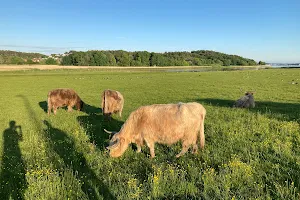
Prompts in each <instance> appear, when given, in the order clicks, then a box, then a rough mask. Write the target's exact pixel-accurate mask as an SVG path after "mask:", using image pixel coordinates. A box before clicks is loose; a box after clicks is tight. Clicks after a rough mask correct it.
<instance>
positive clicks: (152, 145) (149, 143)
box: [146, 140, 155, 158]
mask: <svg viewBox="0 0 300 200" xmlns="http://www.w3.org/2000/svg"><path fill="white" fill-rule="evenodd" d="M146 143H147V146H148V147H149V149H150V155H151V158H154V157H155V153H154V142H152V141H151V142H150V141H147V140H146Z"/></svg>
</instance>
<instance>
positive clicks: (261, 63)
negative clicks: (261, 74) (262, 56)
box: [258, 61, 266, 65]
mask: <svg viewBox="0 0 300 200" xmlns="http://www.w3.org/2000/svg"><path fill="white" fill-rule="evenodd" d="M258 64H259V65H266V63H265V62H263V61H259V62H258Z"/></svg>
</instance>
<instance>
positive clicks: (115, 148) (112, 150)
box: [104, 129, 129, 158]
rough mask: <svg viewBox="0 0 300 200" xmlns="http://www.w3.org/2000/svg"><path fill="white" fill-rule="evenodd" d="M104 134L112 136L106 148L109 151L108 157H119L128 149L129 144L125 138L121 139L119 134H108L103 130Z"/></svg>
mask: <svg viewBox="0 0 300 200" xmlns="http://www.w3.org/2000/svg"><path fill="white" fill-rule="evenodd" d="M104 131H105V132H107V133H110V134H114V135H113V137H112V138H111V140H110V142H109V146H108V147H106V148H107V149H108V150H109V155H110V157H114V158H116V157H120V156H122V155H123V153H124V152H125V151H126V149H127V148H128V145H129V143H128V142H127V140H126V138H124V137H122V136H121V135H120V133H119V132H118V133H114V132H110V131H107V130H105V129H104Z"/></svg>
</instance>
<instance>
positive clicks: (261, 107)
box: [196, 98, 300, 123]
mask: <svg viewBox="0 0 300 200" xmlns="http://www.w3.org/2000/svg"><path fill="white" fill-rule="evenodd" d="M196 101H197V102H199V103H205V104H211V105H212V106H219V107H232V105H233V103H234V101H232V100H226V99H210V98H208V99H196ZM249 110H250V111H252V112H260V113H262V114H268V113H274V114H279V115H283V116H276V115H274V116H273V117H275V118H276V119H278V120H287V121H298V123H300V104H297V103H279V102H271V101H256V102H255V108H250V109H249Z"/></svg>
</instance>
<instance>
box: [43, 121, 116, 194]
mask: <svg viewBox="0 0 300 200" xmlns="http://www.w3.org/2000/svg"><path fill="white" fill-rule="evenodd" d="M44 124H45V125H46V126H47V129H46V130H45V134H46V135H47V137H49V138H50V139H51V140H50V141H51V142H50V147H52V149H53V150H54V151H55V152H56V153H57V154H58V155H59V156H60V158H62V159H63V161H64V164H65V165H66V167H69V168H71V169H72V170H73V171H76V172H77V173H78V178H79V179H81V182H82V190H83V192H84V193H85V194H87V195H88V197H89V199H101V197H100V196H99V194H100V195H101V196H102V197H103V198H104V199H112V200H113V199H116V198H115V197H114V195H113V194H112V193H111V192H110V190H109V188H108V187H107V186H106V185H105V184H104V183H103V182H102V181H101V180H100V179H99V178H98V177H97V175H96V174H95V173H94V171H93V170H92V169H91V168H90V167H89V165H88V164H87V161H86V159H85V156H84V155H83V153H81V152H79V151H78V150H77V149H76V147H75V141H74V139H73V138H72V137H70V136H68V134H67V133H65V132H64V131H62V130H60V129H58V128H55V127H53V126H52V125H51V124H50V123H49V122H48V121H46V120H44Z"/></svg>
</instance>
